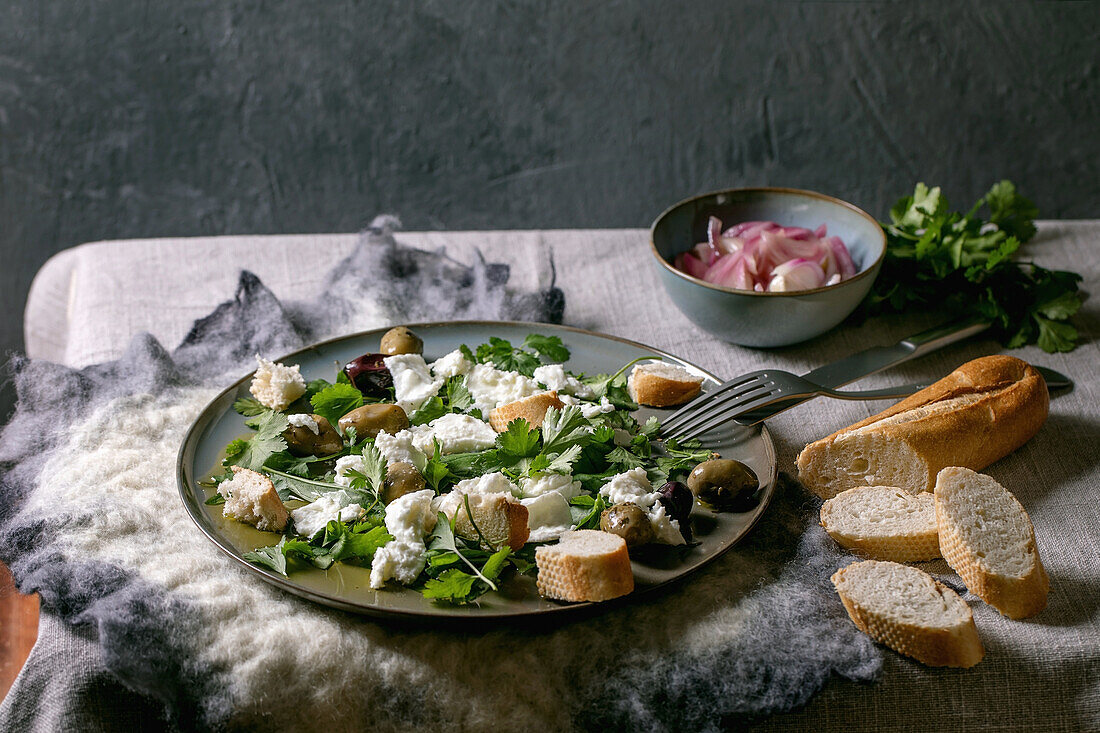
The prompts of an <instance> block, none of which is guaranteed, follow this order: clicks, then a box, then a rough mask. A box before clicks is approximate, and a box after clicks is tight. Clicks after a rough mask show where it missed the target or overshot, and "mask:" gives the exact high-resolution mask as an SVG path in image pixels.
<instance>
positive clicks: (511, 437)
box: [497, 408, 553, 465]
mask: <svg viewBox="0 0 1100 733" xmlns="http://www.w3.org/2000/svg"><path fill="white" fill-rule="evenodd" d="M551 409H553V408H551ZM547 414H549V411H547ZM538 446H539V431H538V429H537V428H532V427H531V426H530V425H528V424H527V421H526V420H524V419H523V418H522V417H521V418H517V419H515V420H513V421H512V422H510V423H508V429H507V430H505V431H504V432H503V433H501V434H500V435H498V436H497V454H498V456H499V457H500V459H501V461H502V462H510V464H514V463H515V462H516V461H517V460H518V459H520V458H529V457H532V456H534V455H535V454H536V453H538V450H539V449H538ZM510 464H509V465H510Z"/></svg>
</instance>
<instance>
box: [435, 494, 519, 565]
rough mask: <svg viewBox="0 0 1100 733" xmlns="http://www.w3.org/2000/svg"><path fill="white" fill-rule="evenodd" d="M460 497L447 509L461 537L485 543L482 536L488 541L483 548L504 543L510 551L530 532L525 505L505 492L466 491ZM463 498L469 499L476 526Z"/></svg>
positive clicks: (494, 548)
mask: <svg viewBox="0 0 1100 733" xmlns="http://www.w3.org/2000/svg"><path fill="white" fill-rule="evenodd" d="M463 499H464V501H462V502H461V503H459V504H458V505H457V507H456V508H454V509H453V510H451V512H450V513H453V519H454V522H455V534H457V535H458V536H460V537H462V538H463V539H466V540H470V541H473V542H479V543H480V544H482V546H484V544H485V543H484V542H481V539H482V538H483V537H484V539H485V541H487V542H488V543H489V544H490V545H491V547H486V548H485V549H488V550H497V549H500V548H501V547H503V546H505V545H507V546H508V547H511V548H512V550H513V551H516V550H521V549H523V546H524V545H525V544H526V543H527V538H528V537H529V536H530V535H531V530H530V529H529V528H528V526H527V507H525V506H523V504H520V503H519V502H518V501H514V500H512V499H511V498H509V497H507V496H505V495H504V494H489V495H485V494H469V495H466V496H464V497H463ZM466 501H469V504H470V511H471V512H473V515H474V517H473V519H474V522H476V523H477V527H476V528H475V527H474V522H471V521H470V514H469V513H468V512H467V511H466ZM444 511H445V512H447V510H444ZM450 513H448V515H450ZM479 530H480V533H479Z"/></svg>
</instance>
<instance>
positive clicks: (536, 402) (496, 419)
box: [489, 390, 565, 433]
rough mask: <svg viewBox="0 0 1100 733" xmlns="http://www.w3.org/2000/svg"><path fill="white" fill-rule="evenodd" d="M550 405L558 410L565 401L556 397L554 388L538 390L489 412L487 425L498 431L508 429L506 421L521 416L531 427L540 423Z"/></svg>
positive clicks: (501, 431)
mask: <svg viewBox="0 0 1100 733" xmlns="http://www.w3.org/2000/svg"><path fill="white" fill-rule="evenodd" d="M551 407H556V408H558V409H559V410H560V409H561V408H563V407H565V403H564V402H562V401H561V400H560V399H558V393H557V392H555V391H554V390H550V391H549V392H539V393H538V394H533V395H531V396H530V397H524V398H523V399H522V400H516V401H515V402H509V403H508V404H506V405H501V406H500V407H498V408H496V409H495V410H491V411H490V412H489V425H490V426H491V427H492V428H493V430H495V431H497V432H498V433H503V432H504V431H506V430H507V429H508V423H510V422H512V421H513V420H518V419H519V418H521V417H522V418H523V419H524V420H526V421H527V424H528V425H530V426H531V427H533V428H537V427H539V426H540V425H542V421H543V418H545V417H546V411H547V410H549V409H550V408H551Z"/></svg>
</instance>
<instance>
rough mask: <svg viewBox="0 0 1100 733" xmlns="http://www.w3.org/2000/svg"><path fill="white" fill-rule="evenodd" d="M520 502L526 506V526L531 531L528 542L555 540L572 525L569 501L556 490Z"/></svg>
mask: <svg viewBox="0 0 1100 733" xmlns="http://www.w3.org/2000/svg"><path fill="white" fill-rule="evenodd" d="M520 503H521V504H523V505H524V506H525V507H527V527H528V529H529V530H530V531H531V535H530V536H529V537H528V538H527V541H528V542H548V541H550V540H556V539H558V538H559V537H560V536H561V534H562V532H568V531H569V530H570V529H572V527H573V514H572V512H570V511H569V502H568V501H566V500H565V497H564V496H562V495H561V494H559V493H558V492H556V491H551V492H549V493H546V494H542V495H540V496H534V497H531V498H530V499H521V500H520Z"/></svg>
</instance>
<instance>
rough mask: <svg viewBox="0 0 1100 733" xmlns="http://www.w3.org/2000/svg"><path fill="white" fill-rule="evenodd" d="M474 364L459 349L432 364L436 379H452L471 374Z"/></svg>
mask: <svg viewBox="0 0 1100 733" xmlns="http://www.w3.org/2000/svg"><path fill="white" fill-rule="evenodd" d="M473 366H474V364H473V362H471V361H470V360H469V359H467V358H466V357H465V356H463V355H462V352H461V351H460V350H459V349H455V350H454V351H452V352H451V353H449V354H447V355H446V356H441V357H440V358H438V359H436V360H435V361H433V362H432V365H431V369H432V374H433V375H434V376H435V378H436V379H450V378H451V377H457V376H460V375H465V374H469V372H470V370H471V369H472V368H473Z"/></svg>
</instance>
